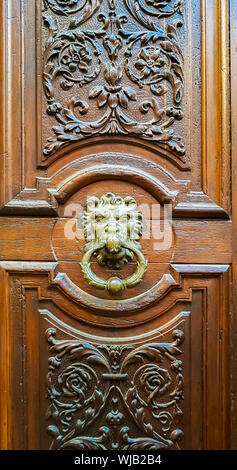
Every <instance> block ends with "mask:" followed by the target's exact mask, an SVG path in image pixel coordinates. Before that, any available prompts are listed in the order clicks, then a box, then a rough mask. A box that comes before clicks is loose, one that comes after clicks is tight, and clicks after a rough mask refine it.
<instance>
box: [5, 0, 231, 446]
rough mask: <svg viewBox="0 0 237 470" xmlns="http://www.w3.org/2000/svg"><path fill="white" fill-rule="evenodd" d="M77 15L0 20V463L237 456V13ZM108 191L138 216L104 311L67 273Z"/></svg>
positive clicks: (22, 12) (11, 6) (28, 2)
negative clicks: (140, 263)
mask: <svg viewBox="0 0 237 470" xmlns="http://www.w3.org/2000/svg"><path fill="white" fill-rule="evenodd" d="M86 3H88V5H87V7H88V8H85V6H83V5H82V4H81V2H80V1H79V0H78V1H77V0H75V1H74V2H69V1H64V2H59V1H57V0H50V1H49V0H44V2H43V1H38V0H19V1H15V0H3V1H2V2H1V5H0V41H1V46H2V51H3V54H2V55H1V58H0V113H1V117H2V120H1V122H2V127H1V132H0V152H1V159H0V171H1V183H2V184H1V188H0V297H1V301H0V326H1V328H0V330H1V333H0V336H1V344H0V353H1V359H0V398H1V399H0V414H1V416H0V433H1V434H0V436H1V437H0V443H1V448H2V449H42V450H43V449H48V448H59V447H61V448H72V447H73V448H75V449H79V448H83V446H84V447H86V446H88V445H89V446H92V447H93V448H97V449H98V448H100V449H101V448H106V449H107V448H108V449H111V448H112V449H113V448H114V449H115V448H124V447H126V446H127V448H128V449H130V450H132V449H134V450H135V449H137V448H142V449H144V448H150V446H151V447H152V446H155V447H156V448H157V449H161V448H162V449H163V448H170V449H171V448H175V449H178V448H181V449H229V448H231V447H232V448H236V445H237V427H236V423H237V400H236V382H237V378H236V372H235V369H236V360H235V357H236V348H237V344H236V334H235V331H236V318H237V316H236V314H235V311H236V288H235V284H236V275H235V274H236V259H237V258H236V257H237V253H236V246H237V244H236V246H235V242H237V240H236V186H237V182H236V174H237V172H236V146H237V145H236V142H235V140H236V132H237V131H236V122H237V120H236V103H235V100H236V98H235V97H236V96H237V90H236V83H235V82H236V78H235V76H236V67H237V59H236V51H235V48H236V40H237V38H236V25H237V18H236V8H237V4H236V0H231V1H230V2H228V1H227V0H223V1H215V0H210V1H209V0H208V1H207V0H200V1H198V2H192V1H191V0H183V1H180V2H176V1H175V0H170V1H168V2H159V1H158V2H157V1H153V0H151V1H149V2H142V1H141V0H136V1H135V0H117V1H113V2H112V1H109V2H108V1H106V0H91V1H89V2H86ZM148 3H149V6H148ZM181 4H182V8H181ZM142 5H143V6H142ZM81 6H82V8H81ZM229 6H230V11H229ZM80 8H81V10H80ZM79 10H80V11H79ZM148 10H149V11H148ZM119 12H120V13H121V12H123V13H124V14H125V16H126V17H128V18H129V22H128V23H125V18H124V17H122V18H121V16H119V15H120V13H119ZM102 13H103V15H104V16H101V14H102ZM43 14H44V18H43V16H42V15H43ZM80 15H82V16H80ZM106 15H107V17H106ZM98 19H99V20H98ZM115 19H116V21H115ZM181 20H182V23H183V24H182V25H181ZM177 21H178V23H179V24H178V23H177ZM229 28H230V29H229ZM99 30H100V31H99ZM98 31H99V32H98ZM111 31H112V33H111ZM131 31H132V32H133V33H134V34H133V35H131ZM229 33H231V42H230V44H229ZM97 43H98V44H99V43H100V49H98V53H97V51H96V49H97V47H98V46H97ZM229 46H230V49H229ZM95 52H96V53H95ZM229 52H230V53H231V54H230V56H231V62H230V63H229ZM102 59H103V60H102ZM230 72H231V74H230ZM230 86H231V95H230ZM230 98H231V103H230ZM139 106H140V108H139ZM230 106H231V109H230ZM230 111H231V112H232V117H231V121H230ZM154 116H156V120H155V121H154ZM148 121H149V122H148ZM230 122H231V124H232V157H233V161H232V163H231V164H230V156H231V152H230V132H229V131H230ZM93 123H94V124H93ZM55 126H56V127H57V129H56V128H55ZM171 131H174V133H173V134H172V133H171ZM50 136H51V139H50ZM48 139H50V140H48ZM43 150H45V151H44V154H43ZM231 165H232V168H231ZM231 170H232V179H233V180H232V188H230V171H231ZM230 189H232V192H233V194H232V197H231V194H230ZM108 192H113V193H114V194H116V196H119V197H122V198H123V199H124V198H126V197H127V196H132V197H133V198H134V199H135V200H136V202H137V204H138V207H139V210H141V212H142V211H143V210H144V212H142V213H145V212H146V211H147V212H146V220H145V223H144V226H143V236H141V238H140V241H139V243H141V250H142V253H143V255H144V257H145V258H146V259H147V261H148V268H147V272H146V274H145V276H144V278H143V279H142V280H141V282H140V283H139V284H138V285H137V286H136V287H133V289H125V290H124V291H121V292H119V293H117V294H116V296H114V297H113V296H111V295H110V293H109V292H108V291H107V290H104V291H99V290H98V291H97V290H96V289H95V288H94V286H93V285H89V284H88V282H87V281H86V280H85V279H83V276H82V271H81V269H80V264H79V263H80V262H81V261H82V259H83V255H84V253H85V250H84V248H85V244H86V240H85V234H84V233H83V228H84V227H83V219H82V215H83V211H84V210H85V207H86V202H87V199H88V197H96V198H101V196H102V195H104V194H106V193H108ZM168 203H169V204H170V210H171V212H170V213H169V214H170V216H171V213H172V232H171V234H172V237H171V238H172V240H171V243H170V245H169V248H168V247H167V248H166V249H161V247H159V246H158V245H157V242H158V241H160V240H158V238H157V226H158V225H159V222H160V230H161V231H162V228H163V225H162V224H163V223H164V217H165V204H168ZM158 207H159V211H160V212H159V211H158ZM141 208H142V209H141ZM154 208H156V210H153V209H154ZM232 211H233V221H232V219H231V216H232ZM147 214H148V215H147ZM152 224H154V225H155V227H156V229H155V230H152V228H154V227H153V225H152ZM66 229H67V230H69V236H66V231H65V230H66ZM111 230H112V229H111ZM116 233H117V232H116ZM67 234H68V232H67ZM136 265H137V262H136V257H134V259H133V260H132V261H131V262H130V261H129V262H128V264H126V266H125V265H124V266H122V267H121V269H119V270H116V269H115V268H116V266H109V265H106V266H103V265H101V266H100V265H99V264H98V263H97V259H96V258H95V257H94V258H93V257H92V256H91V268H92V270H93V271H94V272H95V274H96V275H97V276H99V277H100V278H102V279H105V280H107V279H109V278H111V277H114V276H119V278H120V279H124V278H126V277H128V276H131V275H132V273H134V271H135V269H136ZM177 331H178V332H177ZM46 332H47V337H45V334H46ZM69 343H70V344H69ZM154 344H155V346H154V347H153V346H151V345H154ZM85 345H86V346H85ZM74 347H75V350H74ZM68 353H70V354H68ZM74 354H75V356H74ZM95 356H96V357H95ZM82 357H83V361H82ZM141 357H143V360H144V363H143V364H142V363H140V359H141ZM49 361H50V362H49ZM133 361H135V362H136V361H138V362H137V364H135V362H133ZM124 364H127V365H126V368H125V366H124ZM123 366H124V368H123ZM135 366H136V367H135ZM125 369H126V370H125ZM71 374H75V377H76V385H75V382H71V378H72V377H71ZM157 380H158V382H159V385H157V383H158V382H157ZM97 381H98V384H99V385H98V387H97V388H98V390H97V391H95V390H94V389H93V387H94V385H95V384H96V383H97ZM46 383H47V384H48V389H49V391H50V392H51V393H50V394H49V395H50V396H46V388H47V387H46ZM62 384H64V386H63V387H62ZM116 384H118V388H116V386H115V385H116ZM92 389H93V390H92ZM151 389H153V393H152V392H151ZM55 390H57V391H58V393H59V395H57V397H58V399H59V398H60V400H62V408H63V409H64V411H65V413H66V416H67V418H68V419H67V420H66V421H65V423H66V424H65V423H63V422H62V420H61V418H60V417H59V415H57V411H58V408H57V407H58V404H57V403H56V400H55V397H56V395H55ZM172 392H173V395H172ZM170 393H171V395H172V396H174V397H175V401H176V404H175V403H174V401H173V400H172V399H171V400H170V403H169V401H168V398H170V395H169V394H170ZM78 400H79V402H80V405H81V406H80V409H79V408H78V409H76V406H75V403H76V401H78ZM87 400H88V401H87ZM35 403H37V406H35ZM66 405H69V406H70V413H69V414H67V406H66ZM68 409H69V408H68ZM160 410H161V411H160ZM55 411H56V413H55ZM162 411H163V413H164V414H163V415H162ZM125 424H126V425H127V427H128V428H129V430H128V429H125V428H124V426H125ZM56 426H57V429H56ZM102 426H103V432H101V427H102ZM55 432H56V433H57V436H58V437H59V439H58V440H55ZM61 438H62V441H61ZM91 438H93V439H94V440H93V443H92V440H91ZM63 439H64V441H63ZM139 439H140V440H139ZM59 441H60V444H59ZM63 446H64V447H63Z"/></svg>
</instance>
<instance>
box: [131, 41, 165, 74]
mask: <svg viewBox="0 0 237 470" xmlns="http://www.w3.org/2000/svg"><path fill="white" fill-rule="evenodd" d="M160 55H161V50H160V48H157V47H145V48H143V49H142V50H141V52H140V54H139V59H138V60H137V62H136V63H135V67H136V69H137V70H140V71H141V78H147V77H149V75H154V74H156V73H160V68H161V67H162V66H163V65H164V64H165V61H164V59H163V58H162V57H160Z"/></svg>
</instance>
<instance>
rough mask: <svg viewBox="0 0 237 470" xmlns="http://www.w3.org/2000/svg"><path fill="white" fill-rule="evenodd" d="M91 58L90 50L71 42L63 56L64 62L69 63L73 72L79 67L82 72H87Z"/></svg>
mask: <svg viewBox="0 0 237 470" xmlns="http://www.w3.org/2000/svg"><path fill="white" fill-rule="evenodd" d="M91 60H92V58H91V53H90V50H89V49H88V48H87V47H85V46H80V45H77V44H70V46H69V47H68V48H67V51H66V52H65V54H64V55H63V56H62V63H63V64H64V65H67V66H68V68H69V70H70V71H71V72H75V70H76V69H77V68H78V69H79V70H80V71H81V72H83V73H86V72H87V71H88V65H89V64H90V63H91Z"/></svg>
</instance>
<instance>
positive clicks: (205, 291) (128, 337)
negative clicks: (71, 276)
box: [1, 262, 229, 450]
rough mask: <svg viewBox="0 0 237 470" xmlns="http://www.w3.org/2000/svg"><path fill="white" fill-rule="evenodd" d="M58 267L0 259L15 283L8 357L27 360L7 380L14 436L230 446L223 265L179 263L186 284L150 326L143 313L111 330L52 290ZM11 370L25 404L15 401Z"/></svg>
mask: <svg viewBox="0 0 237 470" xmlns="http://www.w3.org/2000/svg"><path fill="white" fill-rule="evenodd" d="M55 268H56V266H55V265H54V264H52V263H45V264H42V263H21V264H19V263H18V264H17V263H15V262H2V263H1V275H2V276H4V277H5V279H6V285H9V288H10V290H11V292H12V295H11V297H10V298H9V296H8V295H7V294H6V295H5V296H4V299H5V310H6V312H7V315H5V317H4V321H5V322H6V324H5V325H2V326H3V327H4V328H5V331H6V332H7V335H6V341H9V340H10V343H9V344H11V358H12V360H13V361H18V364H19V363H22V368H20V367H18V368H17V369H15V370H12V369H8V368H7V367H6V370H5V373H6V374H5V379H4V380H3V382H1V387H2V392H3V394H4V397H5V400H6V403H8V406H9V409H10V410H12V416H14V422H15V426H14V427H13V428H12V427H11V424H10V423H9V421H8V427H9V429H8V431H9V432H8V439H9V442H8V445H9V446H10V447H13V448H29V449H34V448H41V449H47V448H55V449H56V448H65V449H66V448H67V449H79V450H80V449H81V450H82V449H88V448H89V449H103V448H106V449H108V448H109V449H110V448H112V449H113V448H120V449H122V448H124V449H126V448H127V449H134V450H135V449H154V448H156V449H167V448H169V449H172V448H176V449H177V448H184V449H185V448H186V449H188V448H200V449H201V448H209V449H210V448H224V447H225V445H226V440H227V429H228V428H227V421H226V406H227V402H226V396H227V382H226V374H227V368H226V355H225V349H226V342H227V338H228V337H227V328H226V326H227V325H226V322H228V318H227V311H228V296H227V289H226V287H227V286H228V283H229V271H228V266H211V265H209V266H205V267H204V266H203V267H200V266H195V265H193V266H185V265H180V266H176V267H175V269H177V270H179V271H180V275H181V278H182V279H183V281H182V284H181V285H180V286H179V288H177V287H176V289H175V291H174V292H173V294H172V292H170V293H168V294H167V298H166V300H165V301H164V306H163V312H162V315H161V316H160V317H158V318H157V317H156V316H155V315H154V317H153V319H152V320H151V321H150V322H149V323H146V332H145V333H144V324H143V323H141V324H140V326H139V325H137V327H136V328H134V327H126V328H122V329H121V328H119V324H118V325H117V328H118V329H117V331H116V330H115V328H114V325H113V323H108V324H107V325H104V327H103V329H101V326H100V327H99V329H98V325H97V326H96V325H93V316H94V315H93V313H92V312H91V313H89V312H87V318H86V319H84V320H83V317H82V315H81V314H80V317H79V318H78V317H76V316H74V317H73V316H71V317H70V316H68V312H69V304H70V308H71V310H72V311H74V312H77V311H78V306H76V305H75V303H74V302H73V300H72V299H68V298H67V296H65V294H62V293H61V292H60V291H59V290H58V288H56V291H57V293H56V292H55V290H52V280H51V279H52V274H50V272H51V273H52V272H53V270H55ZM214 299H215V300H214ZM65 301H66V302H65ZM158 305H159V304H158ZM80 312H81V313H82V307H80ZM13 319H14V321H13ZM112 332H113V335H112ZM102 335H103V336H102ZM10 338H11V339H10ZM2 347H4V345H2ZM32 347H33V348H34V354H32ZM9 352H10V350H9ZM20 358H21V359H22V362H21V361H20V362H19V360H20ZM7 362H8V355H6V364H7ZM203 368H204V369H203ZM32 372H33V373H32ZM22 374H23V375H22ZM22 376H23V377H24V380H23V381H22V380H20V377H22ZM6 380H7V383H8V384H11V386H10V388H11V393H13V394H15V395H16V396H18V395H20V396H22V397H23V402H24V403H25V404H26V408H25V407H19V406H17V408H15V406H16V405H17V402H16V401H14V400H13V401H12V400H11V396H10V395H9V394H6V388H5V385H6ZM213 389H215V390H218V393H216V394H215V396H213ZM46 390H47V391H48V392H47V396H46V393H45V392H46ZM24 397H25V398H24ZM26 397H27V401H25V400H26ZM36 401H37V402H38V403H39V405H40V406H39V407H35V402H36ZM2 403H3V402H2ZM9 409H8V410H9ZM216 409H218V410H219V412H218V413H216V412H215V410H216ZM4 410H5V412H6V408H5V407H4ZM3 416H4V413H3ZM128 428H129V429H128Z"/></svg>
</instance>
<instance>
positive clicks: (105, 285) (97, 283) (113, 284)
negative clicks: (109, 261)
mask: <svg viewBox="0 0 237 470" xmlns="http://www.w3.org/2000/svg"><path fill="white" fill-rule="evenodd" d="M104 246H105V243H103V244H97V245H95V246H93V248H91V249H90V250H88V251H87V252H86V253H85V255H84V256H83V258H82V261H81V263H80V266H81V269H82V274H83V277H84V279H86V281H87V282H88V284H90V285H91V286H93V287H96V288H97V289H102V290H108V291H109V292H110V293H111V294H117V293H119V292H121V291H122V290H124V289H126V288H132V287H135V286H137V285H138V284H139V283H140V282H141V280H142V279H143V277H144V276H145V273H146V270H147V260H146V259H145V257H144V256H143V254H142V252H141V251H140V250H139V249H137V248H136V247H134V245H133V244H132V243H129V242H124V241H121V246H122V247H123V248H127V249H129V250H131V251H133V253H134V254H135V255H136V257H137V268H136V271H135V272H134V273H133V274H132V275H131V276H128V277H126V278H125V279H120V278H119V277H117V276H116V277H111V278H110V279H108V280H105V279H102V278H101V277H99V276H97V275H96V274H95V273H93V271H92V270H91V267H90V259H91V257H92V255H93V253H94V252H95V251H96V250H99V249H101V248H103V247H104Z"/></svg>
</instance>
